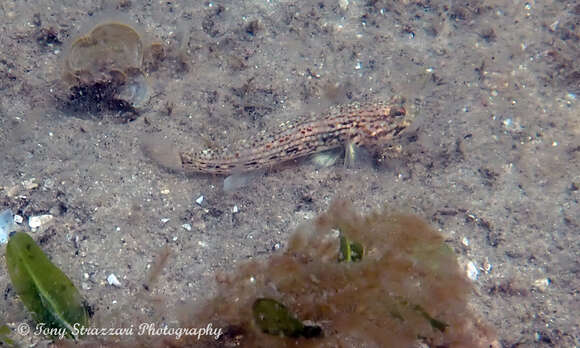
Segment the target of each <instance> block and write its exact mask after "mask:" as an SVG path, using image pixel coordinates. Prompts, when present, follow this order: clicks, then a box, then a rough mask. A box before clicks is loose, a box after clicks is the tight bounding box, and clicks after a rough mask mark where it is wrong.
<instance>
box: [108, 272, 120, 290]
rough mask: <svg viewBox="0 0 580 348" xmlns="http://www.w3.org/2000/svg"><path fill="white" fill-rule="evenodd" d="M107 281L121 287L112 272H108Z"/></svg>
mask: <svg viewBox="0 0 580 348" xmlns="http://www.w3.org/2000/svg"><path fill="white" fill-rule="evenodd" d="M107 282H108V283H109V285H113V286H116V287H118V288H120V287H121V282H119V279H117V276H116V275H114V274H113V273H111V274H109V276H108V277H107Z"/></svg>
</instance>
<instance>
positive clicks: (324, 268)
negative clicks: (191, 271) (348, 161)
mask: <svg viewBox="0 0 580 348" xmlns="http://www.w3.org/2000/svg"><path fill="white" fill-rule="evenodd" d="M353 249H354V250H357V251H356V252H353ZM351 253H352V254H351ZM345 254H350V255H357V256H356V257H353V256H347V255H345ZM219 283H220V290H219V295H218V296H217V297H216V298H214V299H213V300H211V301H210V302H209V303H208V304H207V305H206V307H205V308H203V310H202V311H201V312H200V313H199V314H198V315H199V316H198V317H196V320H200V322H199V323H200V324H201V323H204V322H212V323H213V325H214V326H218V327H222V328H224V334H223V335H222V337H220V339H218V340H217V341H215V340H213V338H212V339H206V341H205V342H204V343H205V344H207V345H208V346H213V347H234V346H236V347H416V346H418V344H423V347H495V346H498V343H497V341H496V338H495V334H494V332H493V330H492V329H491V328H490V327H489V326H487V325H486V324H484V323H482V322H481V321H480V320H479V319H478V317H477V316H476V315H475V314H474V313H471V312H470V310H469V309H468V300H469V295H470V293H471V284H470V282H469V280H468V279H467V278H466V277H465V275H464V274H463V272H462V271H461V269H460V267H459V265H458V263H457V258H456V256H455V254H454V252H453V250H451V248H450V247H448V246H447V245H446V244H445V243H444V242H443V238H442V237H441V236H440V235H439V234H438V233H436V232H435V231H434V230H433V229H432V228H431V227H429V226H428V225H427V223H425V222H424V221H423V220H421V219H419V218H417V217H415V216H411V215H397V214H390V213H388V212H387V211H383V212H378V213H372V214H370V215H367V216H361V215H359V214H357V213H355V212H354V211H353V210H352V209H351V208H350V207H349V206H348V205H347V204H346V203H335V204H334V205H332V207H331V208H330V210H329V211H328V212H327V213H325V214H323V215H321V216H320V217H318V218H317V219H316V220H315V221H314V223H311V224H307V225H304V226H302V227H300V228H299V229H298V231H296V233H295V234H294V235H293V236H292V238H291V239H290V241H289V243H288V248H287V250H286V251H285V252H284V253H283V254H274V255H272V256H271V257H270V258H269V259H268V260H267V261H251V262H248V263H246V264H244V265H241V266H240V267H239V268H238V269H237V270H236V271H235V272H233V273H232V274H230V275H227V276H225V277H222V278H221V279H219ZM257 304H259V305H260V306H261V307H266V304H269V305H270V307H269V308H266V309H264V308H262V309H261V312H260V313H261V316H259V318H258V319H256V307H257ZM276 310H278V312H276ZM264 313H266V314H264ZM268 313H269V314H268ZM272 313H274V314H272ZM268 318H270V321H269V322H268ZM306 325H308V326H309V327H310V328H316V329H317V330H319V332H317V334H316V335H312V336H308V335H304V334H303V331H302V330H304V326H306Z"/></svg>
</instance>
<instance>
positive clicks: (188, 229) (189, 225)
mask: <svg viewBox="0 0 580 348" xmlns="http://www.w3.org/2000/svg"><path fill="white" fill-rule="evenodd" d="M181 227H183V228H184V229H185V230H187V231H191V224H183V225H181Z"/></svg>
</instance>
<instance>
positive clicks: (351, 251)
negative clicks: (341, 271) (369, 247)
mask: <svg viewBox="0 0 580 348" xmlns="http://www.w3.org/2000/svg"><path fill="white" fill-rule="evenodd" d="M363 254H364V247H363V246H362V244H360V243H358V242H353V241H351V240H350V239H348V238H347V237H345V236H344V235H341V236H340V250H339V254H338V261H339V262H342V261H346V262H357V261H360V260H362V258H363Z"/></svg>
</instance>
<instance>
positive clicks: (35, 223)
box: [28, 214, 54, 230]
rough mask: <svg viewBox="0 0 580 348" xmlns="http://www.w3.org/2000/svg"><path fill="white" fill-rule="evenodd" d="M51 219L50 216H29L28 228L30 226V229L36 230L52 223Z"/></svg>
mask: <svg viewBox="0 0 580 348" xmlns="http://www.w3.org/2000/svg"><path fill="white" fill-rule="evenodd" d="M53 218H54V216H52V215H50V214H45V215H38V216H31V217H29V218H28V226H30V228H31V229H33V230H36V229H37V228H39V227H41V226H43V225H46V224H47V223H49V222H50V221H52V219H53Z"/></svg>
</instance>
